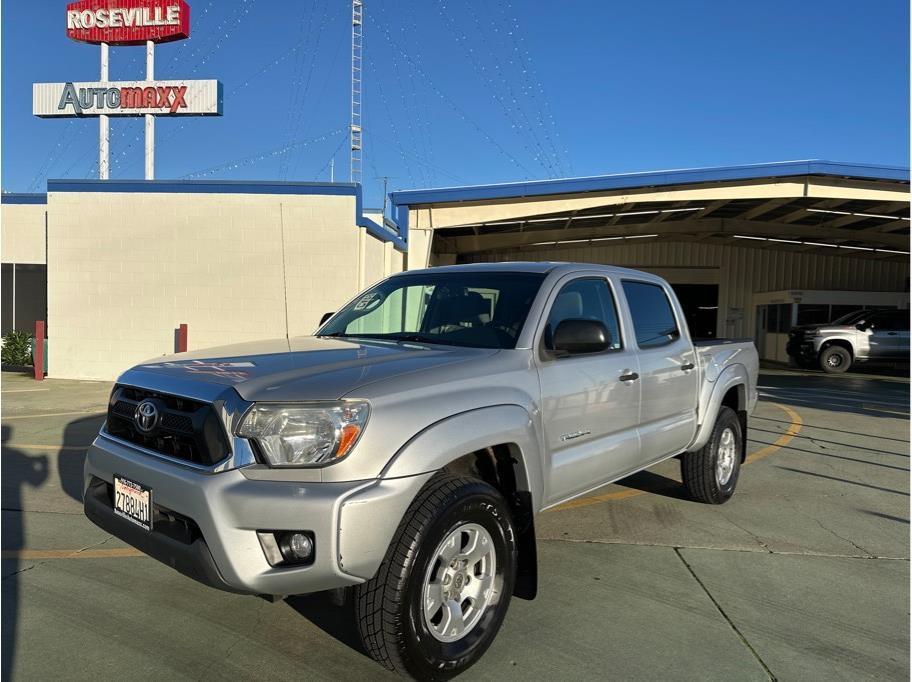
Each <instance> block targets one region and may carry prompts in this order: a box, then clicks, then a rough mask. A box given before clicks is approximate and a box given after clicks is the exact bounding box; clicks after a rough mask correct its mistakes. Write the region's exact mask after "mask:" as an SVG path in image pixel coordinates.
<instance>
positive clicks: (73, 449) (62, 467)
mask: <svg viewBox="0 0 912 682" xmlns="http://www.w3.org/2000/svg"><path fill="white" fill-rule="evenodd" d="M104 420H105V415H104V414H103V413H102V414H93V415H91V416H88V417H80V418H79V419H74V420H73V421H71V422H70V423H69V424H67V425H66V428H64V430H63V443H62V447H61V448H60V453H59V454H58V455H57V473H58V475H59V476H60V487H61V488H62V489H63V492H65V493H66V494H67V495H69V496H70V497H71V498H73V499H74V500H76V502H79V504H82V487H83V481H82V468H83V464H85V458H86V452H85V451H86V448H88V446H89V444H90V443H91V442H92V441H93V440H94V439H95V436H96V435H97V434H98V431H99V429H100V428H101V425H102V424H103V423H104Z"/></svg>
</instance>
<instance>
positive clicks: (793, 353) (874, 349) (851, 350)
mask: <svg viewBox="0 0 912 682" xmlns="http://www.w3.org/2000/svg"><path fill="white" fill-rule="evenodd" d="M785 350H786V352H787V353H788V354H789V357H791V358H792V359H793V360H794V361H795V363H796V364H798V365H799V366H801V367H805V368H807V369H810V368H812V367H820V368H821V369H822V370H823V371H824V372H826V373H827V374H842V373H843V372H847V371H848V370H849V368H850V367H852V366H853V365H855V364H858V363H861V362H895V363H899V362H909V311H908V310H864V309H862V310H856V311H853V312H851V313H848V314H847V315H843V316H842V317H840V318H839V319H837V320H833V321H832V322H830V323H827V324H810V325H801V326H798V327H792V329H791V330H789V336H788V343H787V344H786V346H785Z"/></svg>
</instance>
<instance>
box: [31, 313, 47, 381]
mask: <svg viewBox="0 0 912 682" xmlns="http://www.w3.org/2000/svg"><path fill="white" fill-rule="evenodd" d="M32 359H33V360H34V362H35V381H43V380H44V320H35V345H34V347H33V348H32Z"/></svg>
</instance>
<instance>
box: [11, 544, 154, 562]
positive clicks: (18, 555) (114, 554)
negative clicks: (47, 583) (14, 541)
mask: <svg viewBox="0 0 912 682" xmlns="http://www.w3.org/2000/svg"><path fill="white" fill-rule="evenodd" d="M0 556H2V558H4V559H20V560H22V561H33V560H36V559H120V558H123V557H137V556H146V555H145V554H143V553H142V552H140V551H139V550H138V549H133V548H132V547H120V548H117V549H84V550H82V551H80V550H78V549H4V550H3V551H2V552H0Z"/></svg>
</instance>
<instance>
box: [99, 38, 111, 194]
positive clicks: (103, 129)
mask: <svg viewBox="0 0 912 682" xmlns="http://www.w3.org/2000/svg"><path fill="white" fill-rule="evenodd" d="M107 81H108V44H107V43H102V44H101V82H102V83H106V82H107ZM110 138H111V124H110V121H109V120H108V117H107V116H106V115H104V114H102V115H101V116H99V117H98V178H99V179H100V180H107V179H108V172H109V160H110Z"/></svg>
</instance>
